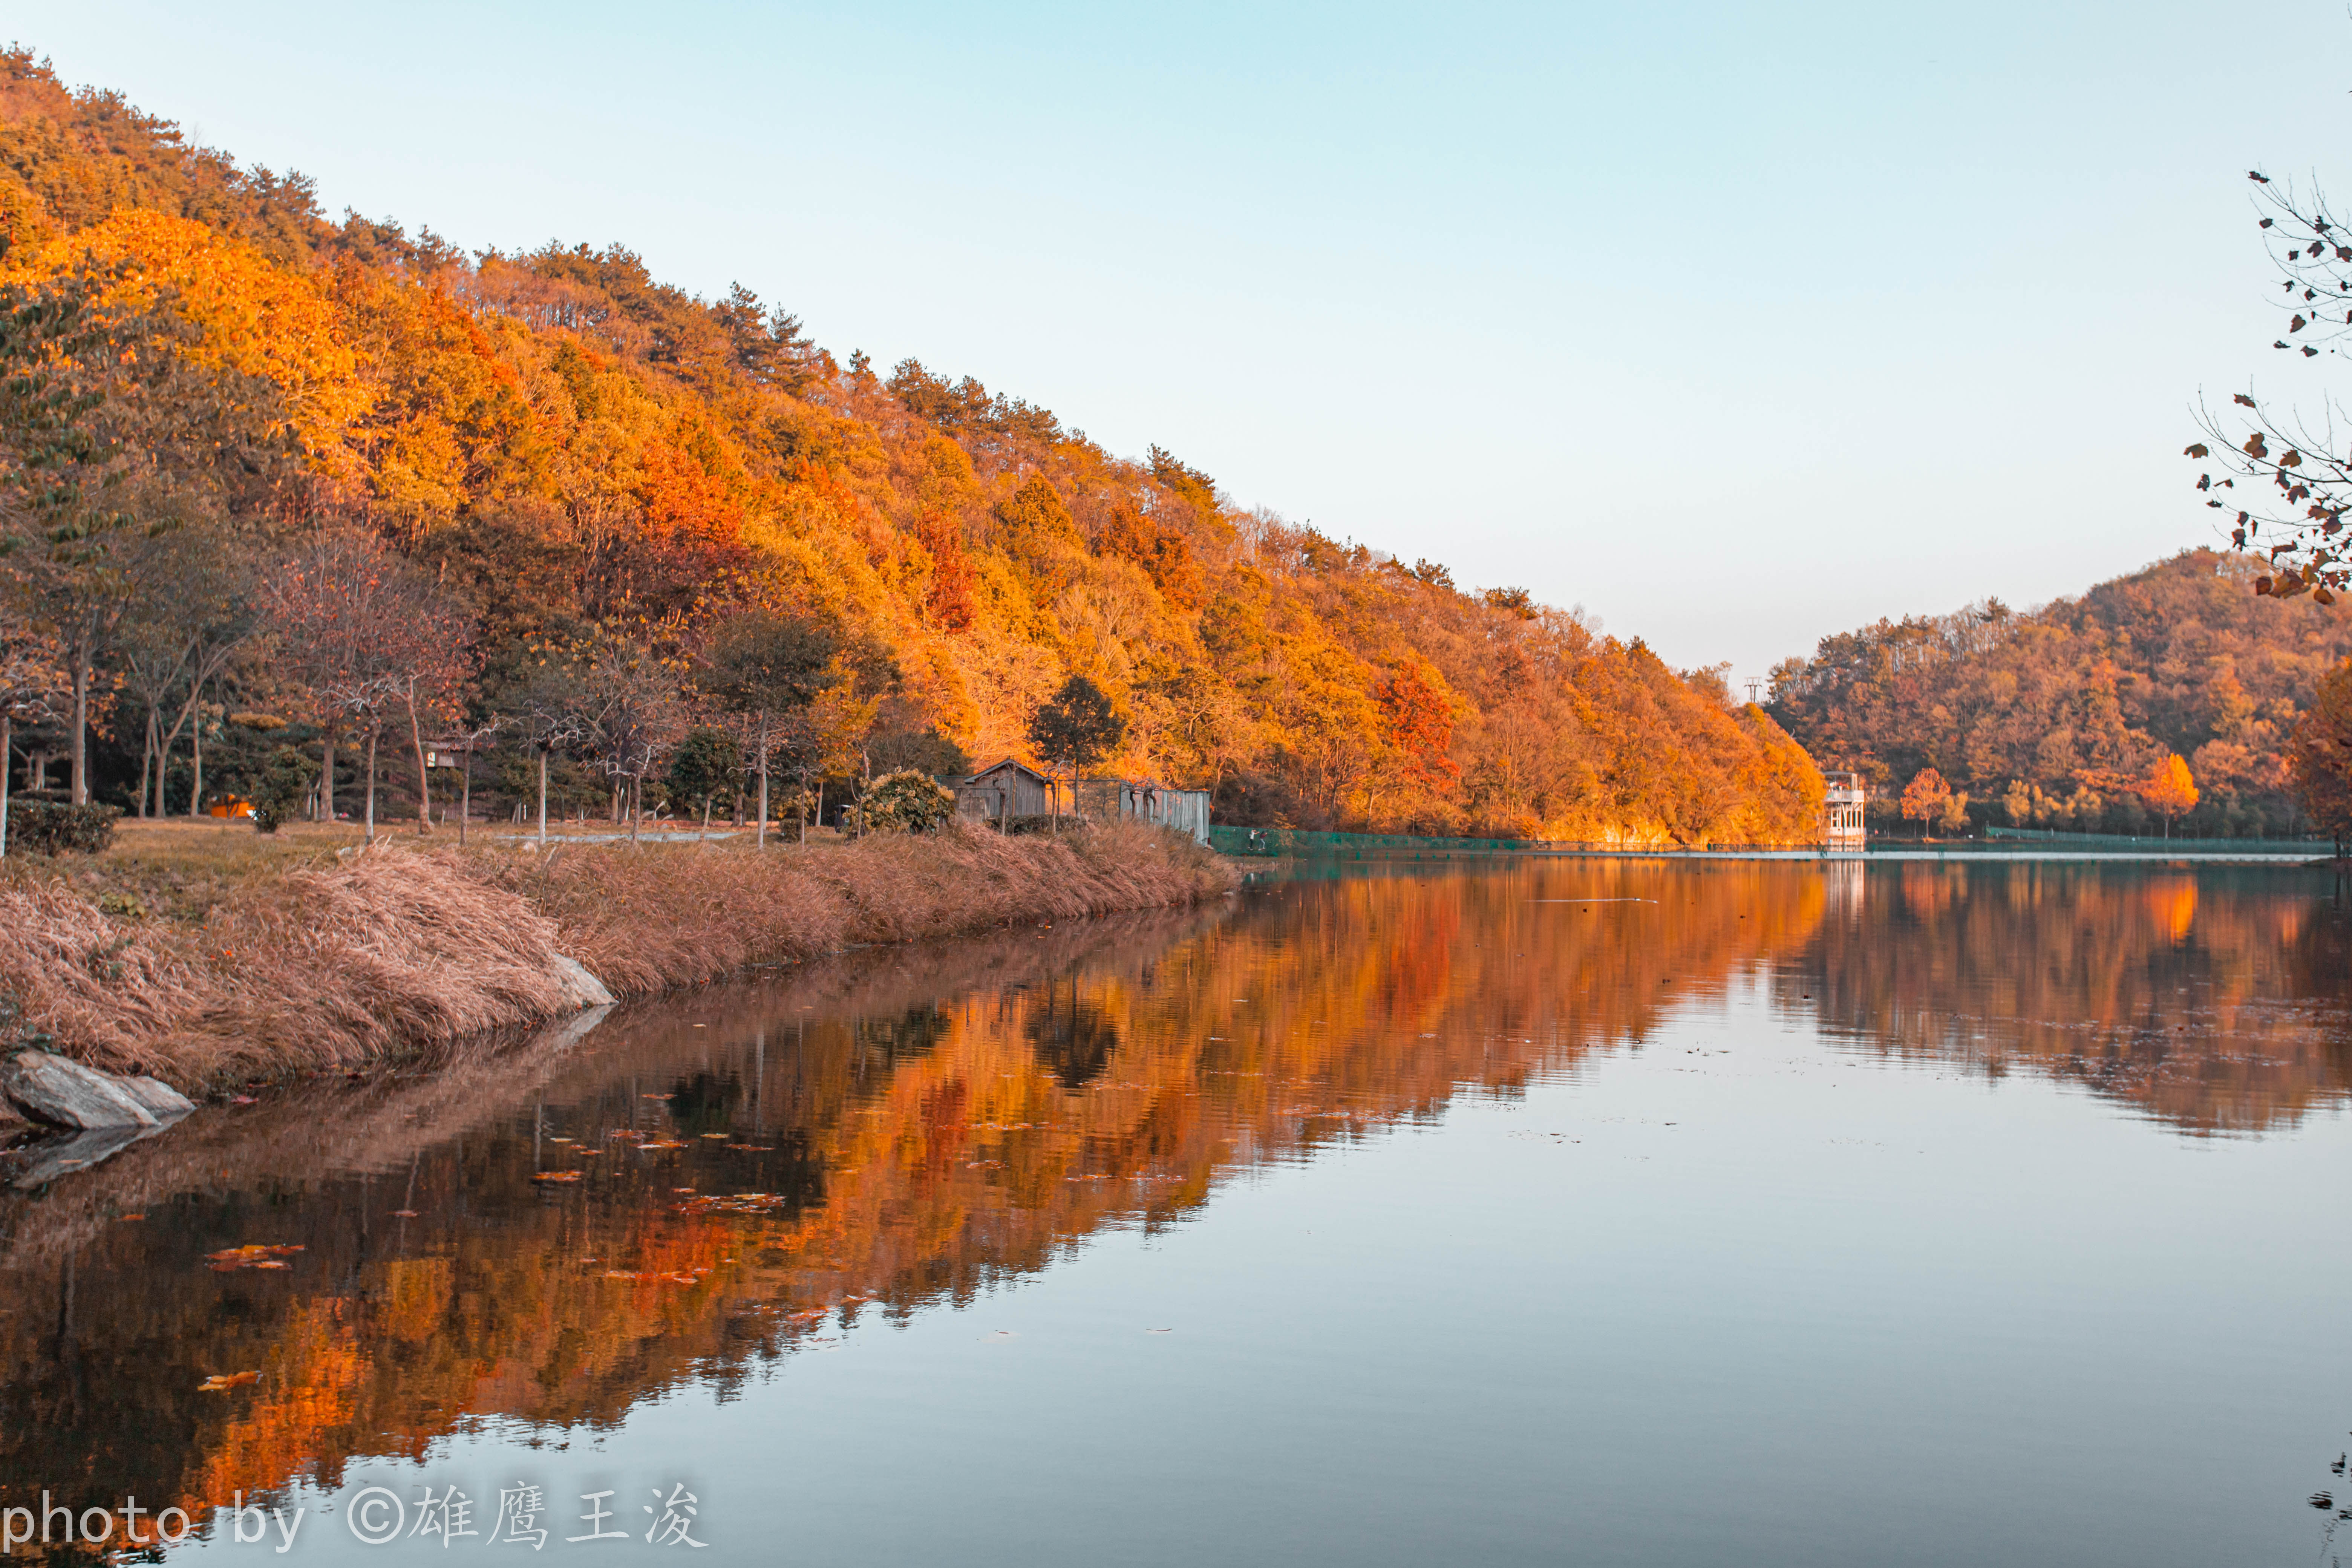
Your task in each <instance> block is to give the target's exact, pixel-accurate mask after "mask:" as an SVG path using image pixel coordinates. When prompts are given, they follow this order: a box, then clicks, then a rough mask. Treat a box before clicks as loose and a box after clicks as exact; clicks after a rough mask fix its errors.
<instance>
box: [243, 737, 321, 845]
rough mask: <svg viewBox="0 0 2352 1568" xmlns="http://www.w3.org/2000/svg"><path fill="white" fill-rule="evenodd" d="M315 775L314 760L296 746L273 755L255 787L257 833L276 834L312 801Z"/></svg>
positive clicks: (254, 801) (264, 765)
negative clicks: (280, 825) (311, 783)
mask: <svg viewBox="0 0 2352 1568" xmlns="http://www.w3.org/2000/svg"><path fill="white" fill-rule="evenodd" d="M312 774H313V770H312V768H311V766H310V759H309V758H308V757H305V756H304V755H303V754H302V753H301V752H298V751H296V750H295V749H294V748H293V747H291V746H280V747H278V750H276V751H275V752H271V753H270V754H269V761H268V763H265V764H263V766H262V769H261V775H260V777H258V778H257V779H256V780H254V781H253V784H252V801H253V826H254V831H256V832H257V833H275V832H277V831H278V825H279V824H281V823H284V822H287V821H289V820H291V819H292V817H293V816H294V814H295V813H296V812H298V811H299V810H301V809H302V803H303V802H304V801H306V800H308V799H310V781H311V778H312Z"/></svg>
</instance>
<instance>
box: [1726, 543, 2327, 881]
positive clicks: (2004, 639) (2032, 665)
mask: <svg viewBox="0 0 2352 1568" xmlns="http://www.w3.org/2000/svg"><path fill="white" fill-rule="evenodd" d="M2258 570H2259V565H2258V563H2257V562H2255V561H2254V560H2253V559H2252V558H2250V557H2246V556H2239V555H2231V554H2225V553H2222V552H2216V551H2211V550H2189V551H2183V552H2181V553H2180V554H2179V555H2176V556H2173V557H2172V558H2170V559H2169V560H2166V561H2160V562H2158V563H2156V564H2154V565H2152V566H2148V567H2147V568H2145V569H2143V570H2141V571H2138V572H2135V573H2133V574H2131V575H2129V576H2126V577H2118V578H2116V579H2115V580H2114V581H2112V582H2108V583H2102V584H2099V585H2098V586H2097V587H2095V588H2093V589H2091V590H2090V591H2089V592H2088V593H2086V594H2084V595H2083V596H2082V597H2080V598H2078V599H2058V600H2054V601H2053V602H2052V603H2050V604H2048V605H2043V606H2042V608H2040V609H2037V610H2029V611H2017V610H2012V609H2011V608H2010V607H2009V606H2007V605H2003V604H2001V603H2000V602H1999V601H1998V600H1988V601H1986V602H1985V603H1983V604H1981V605H1970V606H1969V607H1968V608H1966V609H1963V610H1958V611H1955V612H1954V613H1952V614H1950V615H1946V616H1906V617H1905V618H1904V619H1902V620H1900V621H1885V620H1881V621H1879V622H1878V623H1876V624H1875V625H1874V626H1864V627H1862V628H1860V629H1859V630H1856V631H1852V632H1844V633H1840V634H1839V635H1837V636H1835V637H1823V638H1822V642H1821V646H1820V647H1819V648H1818V649H1817V650H1816V651H1815V652H1814V655H1813V657H1812V658H1810V659H1807V658H1791V659H1789V660H1786V661H1784V662H1783V663H1782V664H1781V665H1780V667H1779V668H1776V669H1775V670H1774V671H1773V672H1772V698H1771V701H1770V704H1769V712H1770V713H1771V715H1772V716H1773V718H1775V719H1776V720H1778V721H1780V723H1781V724H1783V725H1785V726H1786V727H1787V728H1788V730H1789V731H1790V733H1791V734H1792V735H1794V736H1795V737H1796V738H1797V739H1798V740H1799V741H1800V742H1802V743H1803V744H1804V745H1805V747H1806V748H1807V749H1808V750H1809V751H1810V752H1811V753H1812V755H1813V756H1814V757H1815V758H1816V759H1817V760H1818V761H1819V762H1820V763H1821V765H1822V767H1824V768H1853V769H1857V770H1859V771H1860V772H1862V773H1864V774H1866V775H1867V776H1868V779H1869V781H1870V784H1871V787H1872V790H1873V792H1874V794H1877V795H1894V794H1899V793H1900V791H1901V790H1902V788H1903V786H1904V785H1905V784H1906V783H1907V782H1908V781H1909V780H1910V779H1911V778H1912V777H1913V776H1914V775H1915V774H1916V773H1918V771H1919V770H1920V769H1922V768H1934V769H1935V770H1937V772H1938V773H1941V774H1943V776H1944V777H1945V778H1946V779H1947V780H1948V782H1949V783H1950V784H1951V786H1952V787H1953V788H1954V789H1955V790H1965V791H1966V792H1968V794H1969V796H1970V798H1971V803H1972V804H1971V807H1970V809H1971V813H1972V815H1973V816H1976V817H1977V819H1978V820H1979V821H1983V820H1987V819H1988V818H1989V819H1990V820H1991V821H1994V822H1999V823H2002V824H2006V825H2014V826H2043V827H2058V828H2073V829H2080V830H2086V831H2109V832H2139V831H2147V830H2152V824H2153V820H2154V819H2153V818H2151V817H2150V816H2148V815H2147V811H2146V809H2145V808H2144V807H2143V805H2141V803H2140V801H2139V799H2138V798H2137V796H2136V795H2133V794H2132V793H2131V792H2130V791H2128V790H2127V789H2124V788H2122V787H2119V783H2120V781H2123V780H2126V779H2132V778H2139V777H2144V776H2146V775H2147V773H2148V771H2149V769H2150V768H2151V767H2152V766H2153V764H2154V763H2157V762H2158V761H2160V760H2161V759H2162V758H2163V756H2164V754H2165V753H2166V752H2176V753H2178V754H2179V755H2180V756H2182V757H2184V758H2186V759H2188V762H2189V770H2190V772H2191V773H2192V774H2193V775H2194V777H2195V780H2196V784H2197V786H2198V789H2199V791H2200V795H2201V798H2200V800H2199V802H2198V805H2197V806H2196V808H2195V810H2194V811H2193V812H2191V813H2190V814H2189V816H2186V817H2184V818H2183V819H2182V822H2181V825H2180V826H2179V827H2177V828H2176V831H2181V832H2202V833H2208V834H2213V835H2218V836H2222V837H2242V836H2250V835H2261V834H2287V833H2292V832H2295V831H2298V830H2300V827H2301V826H2302V817H2301V814H2300V812H2299V809H2298V807H2297V805H2296V803H2295V801H2294V798H2293V795H2292V792H2291V790H2290V788H2289V785H2288V777H2287V769H2286V763H2285V760H2284V755H2283V753H2284V750H2285V746H2286V742H2287V737H2288V735H2289V734H2290V732H2291V731H2293V729H2294V721H2295V719H2296V717H2297V716H2298V715H2299V714H2300V712H2301V711H2302V710H2303V708H2304V707H2305V705H2306V704H2307V703H2309V701H2310V700H2311V694H2312V688H2313V686H2314V685H2315V683H2316V681H2317V680H2318V679H2319V677H2320V676H2321V675H2322V674H2324V673H2326V671H2327V670H2328V669H2330V668H2333V667H2334V666H2336V664H2339V663H2341V662H2342V661H2343V660H2344V659H2345V658H2347V656H2352V625H2348V624H2347V619H2346V616H2345V612H2344V610H2343V607H2342V606H2341V605H2336V606H2329V605H2319V604H2315V603H2314V602H2313V601H2312V600H2311V599H2309V598H2307V597H2306V598H2294V599H2281V598H2272V597H2263V596H2258V595H2256V594H2255V593H2254V592H2253V588H2252V582H2253V578H2254V576H2255V575H2256V574H2257V571H2258Z"/></svg>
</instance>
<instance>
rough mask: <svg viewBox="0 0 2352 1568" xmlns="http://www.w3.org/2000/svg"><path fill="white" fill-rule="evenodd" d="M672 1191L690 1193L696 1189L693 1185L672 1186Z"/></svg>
mask: <svg viewBox="0 0 2352 1568" xmlns="http://www.w3.org/2000/svg"><path fill="white" fill-rule="evenodd" d="M670 1191H671V1192H674V1193H690V1192H692V1191H694V1189H693V1188H692V1187H672V1188H671V1189H670Z"/></svg>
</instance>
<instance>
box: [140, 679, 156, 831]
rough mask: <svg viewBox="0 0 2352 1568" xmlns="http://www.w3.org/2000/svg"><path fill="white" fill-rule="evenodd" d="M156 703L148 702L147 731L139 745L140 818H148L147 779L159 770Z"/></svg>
mask: <svg viewBox="0 0 2352 1568" xmlns="http://www.w3.org/2000/svg"><path fill="white" fill-rule="evenodd" d="M156 729H157V725H156V723H155V704H153V703H152V702H150V703H149V704H147V732H146V734H145V735H143V736H142V737H141V739H140V746H139V820H140V821H142V822H144V821H146V820H147V781H148V780H149V779H150V778H152V777H153V776H154V775H155V773H156V772H157V770H156V767H155V731H156Z"/></svg>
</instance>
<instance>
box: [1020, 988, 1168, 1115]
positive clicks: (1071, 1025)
mask: <svg viewBox="0 0 2352 1568" xmlns="http://www.w3.org/2000/svg"><path fill="white" fill-rule="evenodd" d="M1145 984H1150V982H1148V981H1147V982H1145ZM1082 989H1083V987H1082V986H1081V984H1080V983H1079V980H1078V977H1077V976H1076V975H1070V976H1068V977H1066V981H1065V979H1063V978H1060V977H1057V978H1055V979H1053V980H1049V981H1047V982H1046V983H1045V1005H1044V1006H1043V1008H1042V1009H1041V1008H1039V1007H1036V1006H1032V1007H1031V1008H1030V1009H1029V1018H1028V1022H1027V1023H1026V1025H1024V1033H1026V1034H1027V1035H1028V1037H1029V1043H1030V1045H1031V1046H1033V1047H1035V1049H1036V1052H1037V1059H1038V1060H1039V1061H1041V1062H1043V1063H1044V1064H1045V1066H1046V1067H1048V1068H1052V1069H1053V1073H1054V1076H1055V1078H1057V1079H1060V1080H1061V1083H1062V1087H1063V1088H1064V1089H1084V1088H1085V1087H1086V1086H1087V1080H1089V1079H1095V1078H1098V1077H1100V1076H1101V1075H1102V1070H1103V1068H1106V1067H1108V1065H1109V1064H1110V1058H1111V1053H1112V1052H1113V1051H1116V1050H1117V1049H1118V1024H1117V1023H1115V1022H1114V1021H1113V1020H1112V1019H1111V1017H1110V1016H1109V1015H1108V1014H1107V1013H1105V1012H1104V1011H1103V1009H1102V1008H1101V1007H1100V1006H1099V1005H1097V1004H1096V1003H1094V1002H1092V1001H1089V1000H1087V998H1086V997H1085V996H1083V995H1081V994H1080V992H1081V990H1082Z"/></svg>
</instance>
